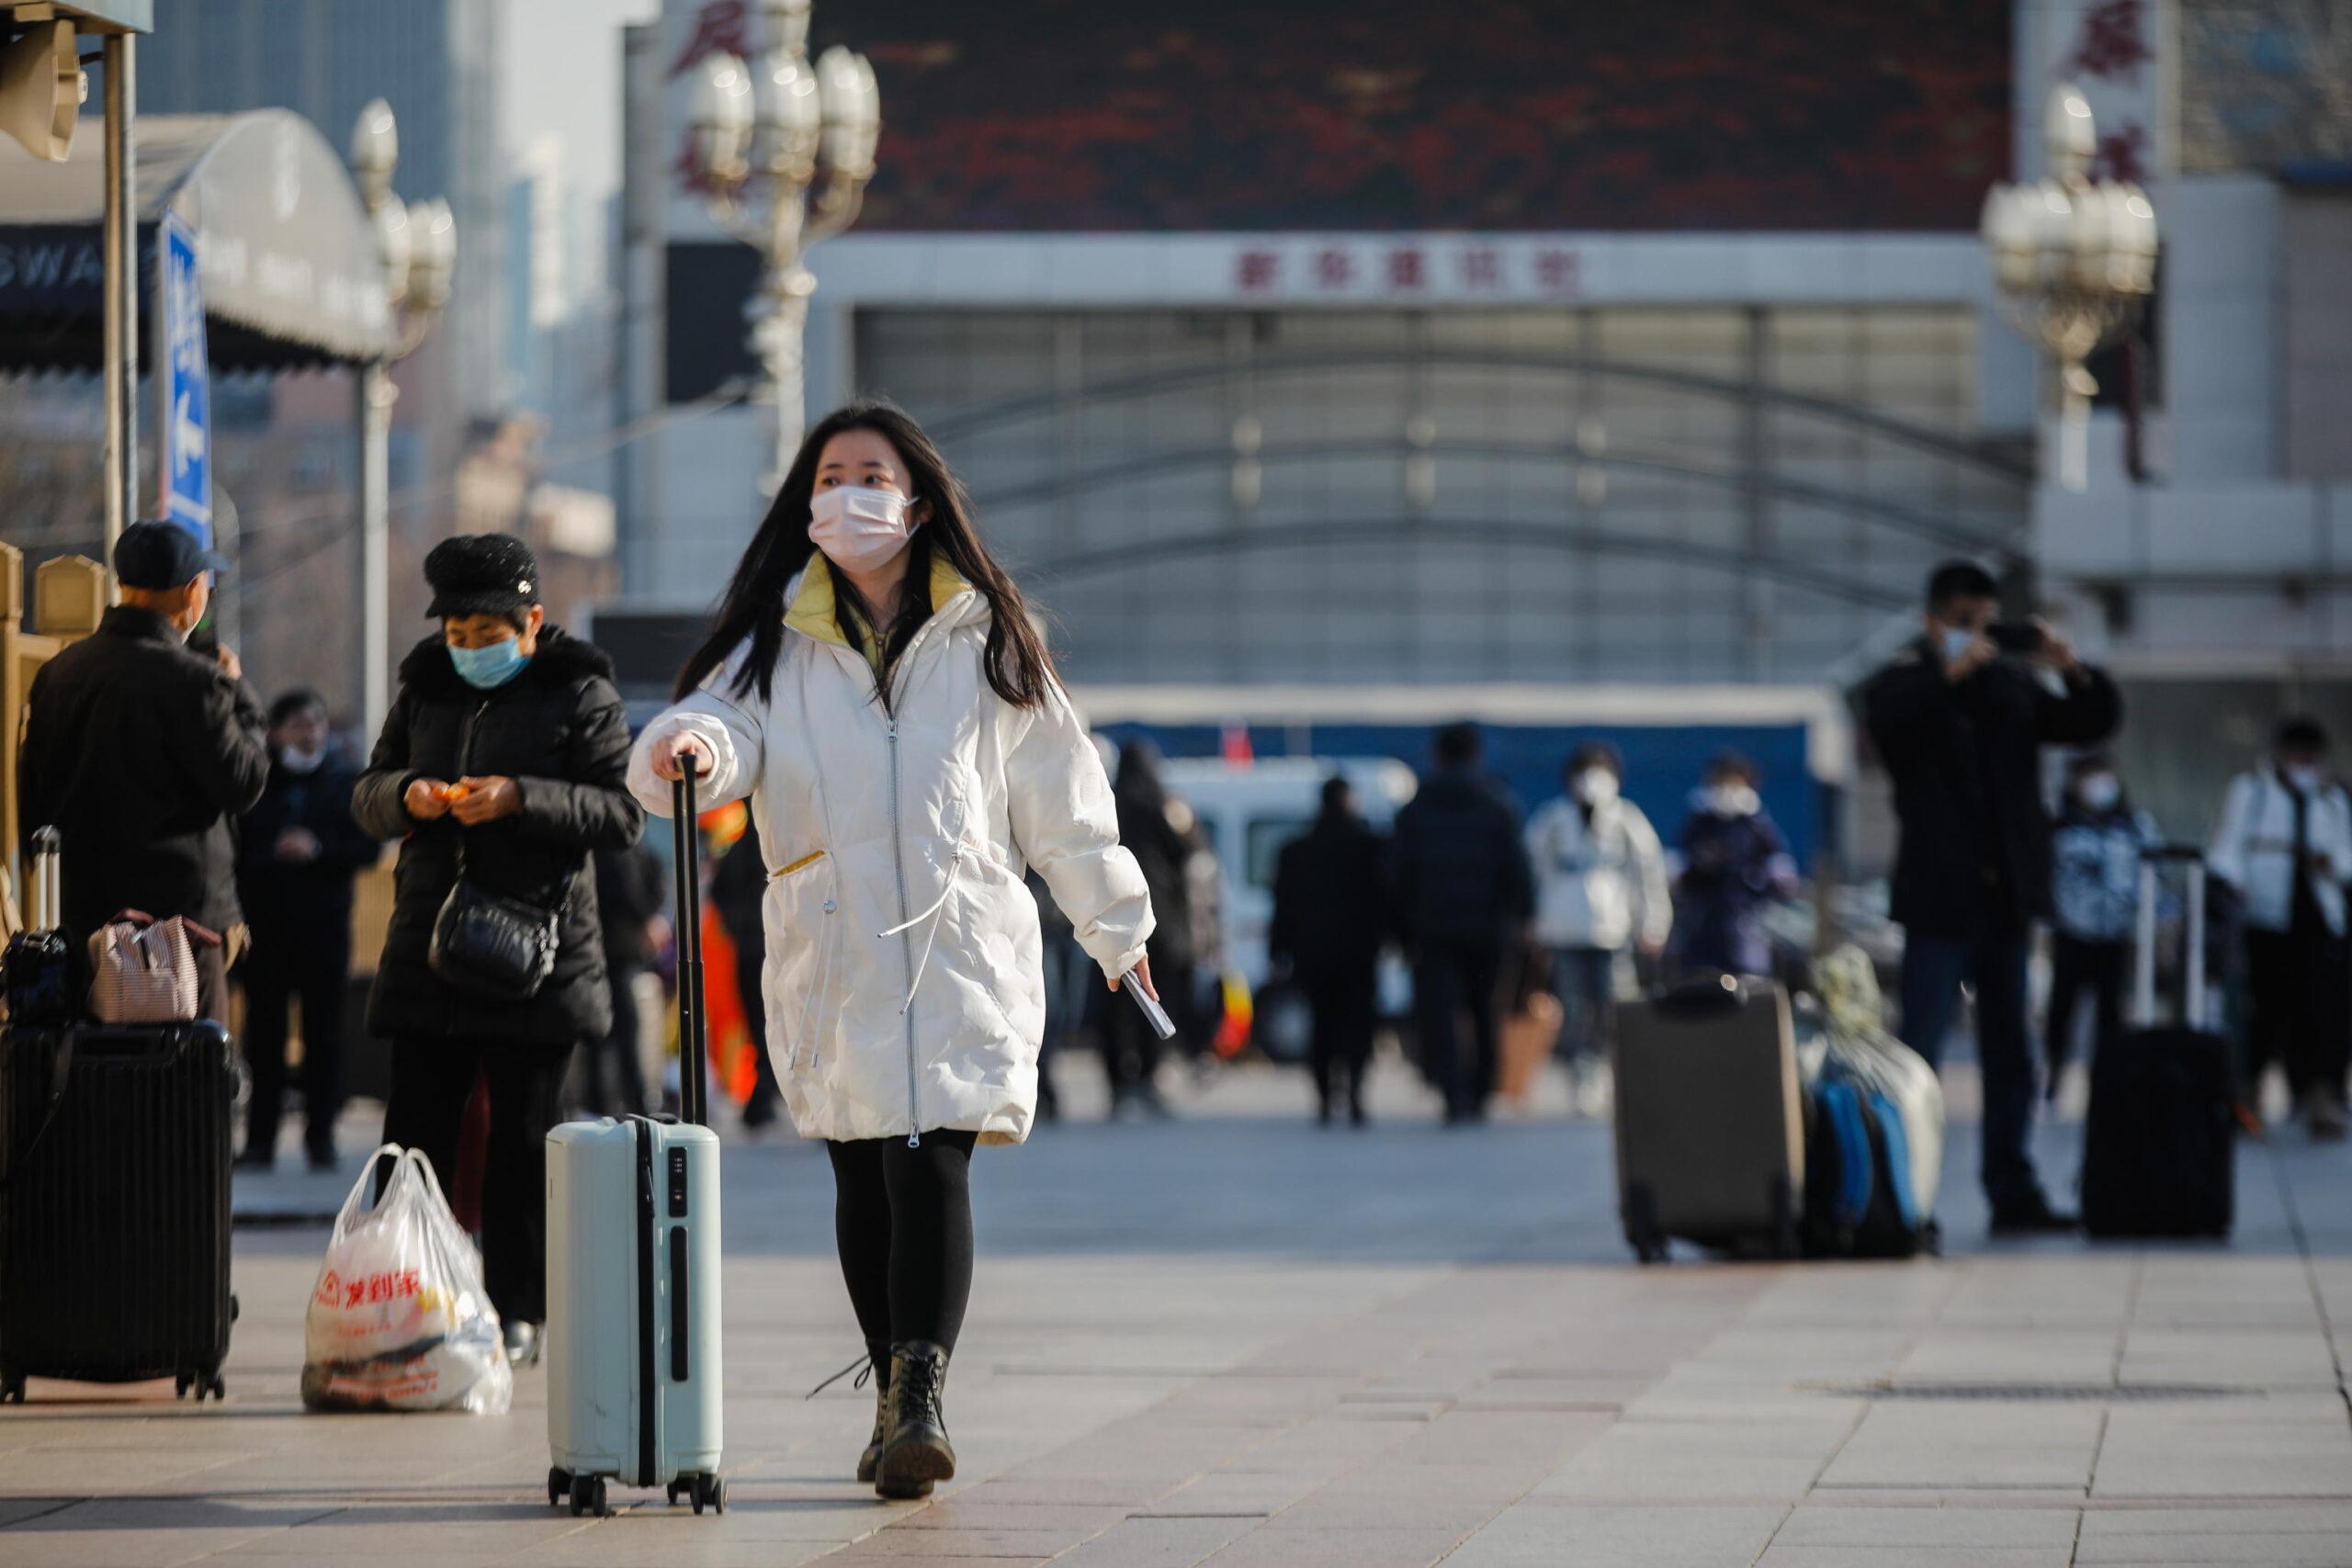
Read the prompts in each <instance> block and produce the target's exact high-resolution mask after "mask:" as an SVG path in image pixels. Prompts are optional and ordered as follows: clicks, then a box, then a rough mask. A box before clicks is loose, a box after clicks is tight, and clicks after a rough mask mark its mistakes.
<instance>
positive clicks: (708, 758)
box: [653, 729, 718, 784]
mask: <svg viewBox="0 0 2352 1568" xmlns="http://www.w3.org/2000/svg"><path fill="white" fill-rule="evenodd" d="M687 757H691V758H693V759H694V765H695V776H696V777H699V778H707V777H709V776H710V770H711V766H712V764H713V763H715V762H716V761H718V759H717V758H715V757H713V756H712V755H711V754H710V748H709V746H708V745H707V744H705V743H704V741H703V740H702V739H701V738H700V737H699V736H695V735H690V734H688V733H687V732H686V731H684V730H683V729H673V730H672V731H671V732H670V733H669V734H667V735H665V736H663V737H662V739H659V740H656V741H655V742H654V743H653V773H654V775H655V776H656V777H657V778H664V779H667V780H669V781H670V782H671V783H672V784H675V783H677V782H678V781H679V780H680V779H682V778H684V777H685V776H686V768H685V763H684V761H681V759H683V758H687Z"/></svg>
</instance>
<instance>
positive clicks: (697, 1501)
mask: <svg viewBox="0 0 2352 1568" xmlns="http://www.w3.org/2000/svg"><path fill="white" fill-rule="evenodd" d="M686 1485H687V1489H688V1492H689V1493H690V1495H692V1498H693V1501H694V1506H695V1513H697V1514H699V1513H701V1512H702V1511H703V1509H704V1508H705V1507H706V1506H707V1507H708V1508H709V1509H710V1511H711V1512H712V1513H715V1514H723V1513H725V1512H726V1511H727V1483H726V1482H724V1481H722V1480H720V1479H719V1478H718V1476H716V1475H711V1474H708V1473H707V1472H706V1473H704V1474H701V1475H697V1476H695V1478H694V1479H693V1480H692V1481H691V1482H689V1483H686Z"/></svg>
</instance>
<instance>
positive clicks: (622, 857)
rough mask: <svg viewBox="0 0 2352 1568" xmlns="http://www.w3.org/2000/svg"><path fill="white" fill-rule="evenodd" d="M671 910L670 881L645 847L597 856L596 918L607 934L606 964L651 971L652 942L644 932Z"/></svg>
mask: <svg viewBox="0 0 2352 1568" xmlns="http://www.w3.org/2000/svg"><path fill="white" fill-rule="evenodd" d="M669 908H670V877H669V874H668V873H667V872H665V871H664V870H663V869H662V857H661V856H659V855H657V854H655V853H654V852H652V851H651V850H649V849H647V848H646V847H645V846H644V845H643V844H632V845H631V846H629V847H628V849H625V850H598V851H597V852H596V918H597V919H599V920H600V921H602V922H603V925H604V930H605V962H606V963H607V964H610V965H612V966H613V967H616V968H619V969H630V970H635V969H650V968H651V967H652V966H653V959H654V953H653V942H652V941H651V939H650V938H649V937H648V936H647V935H646V931H645V928H646V927H647V926H649V925H650V924H651V923H652V921H653V917H654V916H656V915H661V914H666V913H667V912H668V911H669Z"/></svg>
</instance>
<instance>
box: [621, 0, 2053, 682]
mask: <svg viewBox="0 0 2352 1568" xmlns="http://www.w3.org/2000/svg"><path fill="white" fill-rule="evenodd" d="M748 9H751V8H748V7H745V6H741V5H738V4H734V3H733V0H671V4H669V5H668V6H667V7H666V8H665V12H664V16H663V18H662V24H661V28H660V31H659V34H658V36H657V37H655V38H654V39H651V40H650V42H649V44H648V46H647V47H644V48H641V49H640V50H639V51H638V52H637V55H636V58H638V59H639V61H640V62H641V69H642V71H643V73H645V74H646V75H647V76H649V77H650V78H651V79H652V80H651V81H650V82H649V83H648V84H647V85H646V86H645V87H644V88H643V89H642V90H641V91H640V93H639V102H640V103H644V102H649V101H650V102H652V103H656V104H658V105H659V106H660V107H661V110H662V120H661V122H660V126H661V128H660V130H659V131H658V133H655V134H654V135H653V136H652V138H651V140H654V141H658V143H659V145H660V147H661V148H662V154H661V155H660V156H659V157H658V158H652V157H648V158H640V159H638V160H636V161H634V162H633V163H632V164H631V166H630V175H631V177H632V179H633V181H637V182H638V188H636V189H634V190H633V192H632V197H631V208H630V210H631V215H632V223H631V228H630V235H631V246H632V257H631V265H632V266H634V267H639V268H643V267H646V266H648V265H650V263H651V262H652V261H655V260H658V262H659V265H660V267H661V272H662V278H663V279H664V281H665V282H666V299H661V300H659V301H658V303H657V302H656V301H654V300H651V299H647V298H646V297H645V296H646V295H648V294H650V293H651V292H652V291H650V290H644V291H640V292H639V294H638V296H637V297H636V303H637V304H638V307H639V309H640V310H658V314H659V320H660V324H661V332H660V334H659V354H660V363H659V371H660V374H659V377H658V387H657V386H656V385H654V383H655V382H656V381H657V378H654V377H650V376H649V377H645V378H639V379H638V380H637V381H635V382H634V383H633V385H635V386H637V387H638V389H639V395H640V396H641V397H658V399H659V402H658V403H657V404H654V405H653V406H657V407H658V406H666V407H668V408H670V409H672V410H673V411H675V410H677V409H679V408H681V407H682V406H683V405H686V404H691V403H693V402H695V400H700V399H703V398H706V397H707V396H708V395H709V394H711V393H712V392H713V391H714V389H718V388H720V387H721V386H723V385H724V384H726V383H727V382H728V381H729V378H734V377H737V376H740V375H744V374H748V373H750V372H751V371H752V369H753V366H752V359H751V356H750V355H749V354H748V352H747V351H746V349H745V348H744V346H743V343H742V338H743V331H742V325H741V319H740V307H741V299H743V297H744V294H745V292H746V290H747V289H748V288H750V286H751V284H752V280H753V277H754V275H755V267H756V265H757V262H756V258H755V257H754V256H753V254H752V253H751V252H750V251H749V250H748V249H747V248H745V247H743V246H741V245H739V244H736V243H733V242H732V241H730V240H729V239H727V238H726V237H724V236H723V235H722V234H721V232H720V231H718V229H716V228H715V227H714V226H713V225H712V224H711V223H710V222H709V221H708V220H707V217H706V216H705V214H704V210H703V207H702V203H701V199H700V197H698V196H697V195H696V194H695V192H694V191H693V190H691V189H689V188H687V187H686V186H685V184H684V175H683V173H682V169H681V160H680V156H679V155H680V153H682V152H683V151H684V144H685V142H684V139H685V128H684V122H683V112H684V111H683V104H682V102H681V98H682V94H681V93H680V91H679V90H678V84H679V80H680V78H681V77H682V76H683V74H684V73H685V72H686V71H687V70H688V69H689V68H690V67H691V66H692V65H693V64H694V62H695V60H696V59H698V58H699V55H700V53H701V52H702V51H707V50H708V49H710V48H713V47H736V48H739V49H740V47H741V45H740V44H739V43H735V42H733V41H732V40H733V39H734V37H735V36H736V35H740V33H741V28H742V26H743V25H744V22H745V19H746V12H747V10H748ZM1704 11H1705V16H1706V23H1705V26H1704V27H1703V28H1687V29H1685V28H1670V27H1664V26H1661V25H1659V18H1658V17H1657V16H1656V15H1654V14H1651V13H1647V12H1642V11H1638V10H1637V11H1625V12H1622V13H1608V12H1606V11H1605V10H1602V9H1600V8H1593V7H1575V8H1563V7H1539V6H1525V5H1519V4H1503V3H1498V0H1474V3H1472V4H1468V5H1464V6H1453V7H1445V8H1437V9H1432V8H1427V7H1419V8H1415V7H1373V8H1369V9H1367V8H1365V7H1363V6H1354V5H1350V4H1344V3H1342V0H1295V3H1292V4H1286V5H1283V6H1249V5H1243V4H1213V5H1205V6H1188V7H1186V8H1185V9H1184V10H1183V12H1182V15H1181V17H1173V18H1171V17H1170V15H1169V14H1167V13H1165V12H1160V11H1151V10H1144V11H1138V10H1135V9H1133V8H1128V7H1084V8H1075V9H1074V8H1071V7H1069V6H1058V5H1050V4H1044V3H1042V0H1013V3H1012V4H1010V5H1006V6H990V7H988V8H986V10H985V12H976V11H973V10H971V9H970V8H968V7H962V6H950V5H944V4H938V3H935V0H871V3H868V4H865V5H860V6H841V5H835V6H819V7H818V10H817V22H816V26H817V35H816V38H815V39H813V40H812V41H813V43H814V44H816V45H822V44H825V43H830V42H833V41H843V42H847V43H850V44H851V45H853V46H854V47H855V48H857V49H860V50H862V51H865V52H866V53H867V54H868V55H869V56H871V58H872V59H873V61H874V62H875V67H876V72H877V73H879V75H880V77H881V80H882V84H883V103H884V110H883V118H884V138H883V144H882V149H881V153H880V160H879V162H880V167H879V170H878V173H877V175H876V179H875V181H874V184H873V186H872V188H871V190H870V192H869V195H868V199H867V204H866V209H865V214H864V216H863V217H862V218H861V219H860V220H859V223H858V226H857V227H856V228H855V229H854V230H853V231H851V232H850V233H848V234H847V235H845V236H843V237H842V238H839V239H836V240H834V241H831V242H830V243H828V244H827V245H825V246H823V247H821V248H820V250H819V251H818V252H817V253H816V254H815V256H814V258H813V262H812V265H813V269H814V271H815V272H816V274H817V276H818V278H819V281H820V288H819V290H818V293H817V295H816V299H815V313H814V317H813V320H812V322H811V328H810V343H809V352H810V389H809V401H810V405H811V408H812V410H820V409H822V408H823V407H825V406H827V405H829V404H831V403H833V402H837V401H839V400H842V399H844V398H846V397H847V396H849V395H850V394H852V393H853V392H854V391H860V390H870V391H879V392H887V393H888V394H890V395H892V396H894V397H896V398H898V399H899V400H901V401H903V402H904V403H905V404H906V405H907V406H908V407H909V408H910V409H911V410H912V411H913V412H915V413H916V414H917V415H918V416H919V417H920V418H922V420H924V421H925V422H926V423H928V424H930V425H931V426H932V427H933V429H934V431H935V432H936V433H937V434H939V435H940V436H941V437H942V438H943V439H944V441H945V443H946V445H947V448H948V451H949V453H950V455H951V456H952V457H954V458H955V460H956V462H957V464H958V465H959V467H960V468H962V470H963V472H964V473H965V475H966V476H967V479H969V481H970V483H971V485H972V488H973V491H974V492H975V494H976V496H977V497H978V501H979V502H980V506H981V510H982V513H983V516H984V518H985V520H986V526H987V527H988V529H989V534H990V536H991V538H992V539H993V540H995V541H996V542H997V543H998V544H999V546H1000V547H1001V549H1002V550H1003V551H1004V553H1005V554H1006V556H1008V557H1009V558H1011V559H1012V560H1013V561H1014V562H1016V563H1017V564H1018V565H1019V567H1020V568H1021V569H1022V570H1023V573H1024V581H1030V582H1033V583H1035V584H1036V585H1037V587H1038V592H1039V597H1040V598H1041V599H1043V600H1044V602H1045V603H1046V605H1047V606H1048V607H1049V609H1050V610H1051V611H1052V613H1053V614H1054V615H1055V616H1056V617H1057V620H1058V621H1059V623H1060V628H1061V641H1062V642H1063V644H1064V646H1065V648H1066V650H1067V654H1068V658H1069V667H1070V670H1071V671H1072V673H1073V677H1074V678H1075V679H1078V680H1080V681H1082V682H1464V681H1484V682H1564V681H1575V682H1662V681H1663V682H1721V681H1746V682H1817V681H1820V680H1822V679H1824V678H1826V676H1828V675H1829V674H1830V672H1831V671H1833V670H1835V669H1836V668H1837V667H1838V664H1839V661H1840V660H1843V659H1845V658H1847V657H1848V656H1849V654H1850V653H1851V651H1852V650H1853V649H1856V648H1857V647H1859V646H1861V645H1863V644H1864V643H1866V642H1867V641H1868V640H1869V639H1871V637H1873V635H1874V634H1876V633H1878V632H1879V631H1880V630H1881V629H1882V628H1883V627H1884V626H1887V625H1888V624H1889V621H1890V617H1893V616H1895V615H1899V614H1900V613H1902V612H1905V611H1907V610H1908V609H1909V608H1910V607H1911V605H1912V603H1913V601H1914V599H1915V598H1916V596H1917V589H1918V584H1919V581H1920V580H1921V578H1922V576H1923V574H1924V572H1925V570H1927V568H1928V564H1929V563H1930V562H1931V561H1932V560H1934V559H1936V558H1940V557H1943V556H1948V555H1952V554H1975V555H1982V556H1984V557H1985V558H1988V559H1991V560H1995V561H2007V560H2011V559H2013V558H2016V557H2017V556H2018V555H2019V554H2020V553H2021V552H2022V550H2023V548H2024V547H2025V543H2026V536H2027V531H2028V527H2029V522H2030V510H2031V509H2030V479H2029V472H2028V463H2029V456H2030V439H2029V437H2030V429H2031V423H2032V366H2031V361H2030V356H2029V355H2028V352H2027V350H2026V349H2025V347H2024V345H2023V344H2021V343H2019V342H2018V340H2017V339H2016V338H2015V337H2013V336H2012V335H2011V334H2009V333H2007V330H2006V329H2004V328H2001V327H1999V326H1997V325H1996V324H1994V323H1993V322H1992V321H1991V318H1990V317H1989V315H1988V313H1987V310H1986V308H1985V305H1986V299H1987V296H1988V288H1987V285H1986V280H1985V262H1984V258H1983V255H1982V254H1981V250H1980V247H1979V244H1978V242H1977V240H1976V236H1975V224H1976V217H1977V209H1978V206H1979V204H1980V202H1981V201H1982V199H1983V196H1984V191H1985V186H1986V185H1987V184H1988V183H1989V182H1990V181H1991V180H1992V179H1994V178H1996V177H1997V176H1999V175H2003V174H2004V173H2006V172H2007V164H2008V152H2009V144H2010V140H2011V107H2010V106H2011V77H2012V45H2011V15H2010V6H2008V5H2007V3H2006V0H1933V3H1928V4H1919V5H1910V6H1900V7H1882V8H1871V7H1854V6H1845V5H1831V4H1826V0H1787V3H1781V4H1773V5H1761V6H1742V7H1724V6H1708V7H1704ZM636 140H637V138H636V134H635V133H634V132H633V133H632V142H633V143H634V142H635V141H636ZM647 178H650V179H651V180H654V181H658V182H659V189H658V190H648V189H645V188H643V183H642V182H643V181H644V180H645V179H647ZM632 341H637V340H636V339H634V338H633V339H632ZM635 412H652V408H651V407H647V408H642V409H639V410H638V411H635ZM756 418H757V416H756V415H754V414H752V413H751V412H747V411H741V410H728V411H725V412H718V413H712V414H707V415H705V416H702V417H698V418H695V419H693V420H680V421H677V422H674V423H673V424H671V425H670V426H669V427H668V428H666V429H665V430H664V431H663V432H662V435H661V436H660V437H659V452H658V456H655V455H649V456H648V457H647V458H646V459H645V460H644V461H643V462H642V463H640V464H639V465H638V466H637V467H636V468H635V470H634V472H635V475H636V478H635V481H634V482H633V484H632V485H631V487H630V489H629V490H628V492H627V494H626V496H625V504H624V510H623V515H624V546H623V547H624V554H625V558H626V561H627V565H628V575H627V581H628V593H629V596H630V597H631V599H632V600H635V601H637V602H640V603H644V604H653V605H662V606H666V607H679V608H684V607H688V606H698V605H701V604H706V603H707V601H708V599H709V597H710V595H711V593H712V592H713V591H714V590H715V588H716V587H717V585H718V583H719V582H720V581H722V580H723V577H724V574H725V572H726V570H727V569H728V568H729V566H730V565H731V563H732V562H733V560H734V558H735V557H736V555H737V553H738V552H739V551H740V549H741V544H742V541H743V539H744V537H745V536H746V535H747V533H748V531H749V528H750V526H751V525H752V522H753V521H754V520H755V519H756V517H757V515H758V512H759V501H758V498H757V497H756V495H755V494H754V479H755V476H756V475H757V473H758V472H759V465H760V463H761V461H762V460H763V453H762V440H761V436H760V434H759V431H758V428H757V425H756V423H755V421H756Z"/></svg>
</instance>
